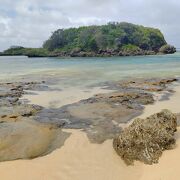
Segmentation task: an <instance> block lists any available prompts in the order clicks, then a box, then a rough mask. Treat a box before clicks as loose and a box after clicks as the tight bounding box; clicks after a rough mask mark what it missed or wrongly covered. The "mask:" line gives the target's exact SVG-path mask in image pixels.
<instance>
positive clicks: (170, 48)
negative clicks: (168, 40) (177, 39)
mask: <svg viewBox="0 0 180 180" xmlns="http://www.w3.org/2000/svg"><path fill="white" fill-rule="evenodd" d="M159 52H160V53H162V54H173V53H175V52H176V48H175V47H174V46H171V45H169V44H166V45H164V46H162V47H161V48H160V49H159Z"/></svg>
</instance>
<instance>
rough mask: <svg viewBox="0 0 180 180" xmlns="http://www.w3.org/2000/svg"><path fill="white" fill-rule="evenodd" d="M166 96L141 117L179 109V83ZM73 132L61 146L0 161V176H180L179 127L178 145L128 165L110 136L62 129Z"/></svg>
mask: <svg viewBox="0 0 180 180" xmlns="http://www.w3.org/2000/svg"><path fill="white" fill-rule="evenodd" d="M174 90H175V93H174V94H173V95H172V96H170V98H169V100H164V101H157V102H156V103H155V104H154V105H148V106H146V107H145V110H144V113H143V114H142V115H141V116H140V117H147V116H149V115H151V114H153V113H156V112H159V111H161V110H162V109H167V108H168V109H169V110H171V111H172V112H174V113H178V112H180V109H179V107H180V106H179V105H180V104H179V99H180V87H179V86H177V87H175V89H174ZM63 131H67V132H70V133H72V135H71V136H70V138H68V139H67V140H66V142H65V144H64V146H63V147H61V148H60V149H57V150H55V151H54V152H52V153H51V154H49V155H47V156H44V157H39V158H36V159H32V160H16V161H9V162H1V163H0V178H1V179H3V180H13V179H14V178H15V177H16V179H17V180H24V179H26V180H72V179H73V180H84V179H86V180H121V179H122V180H132V179H133V180H152V179H153V180H169V179H172V180H179V177H178V170H179V165H180V147H179V146H180V129H178V132H177V133H176V139H177V147H176V148H175V149H173V150H169V151H165V152H164V153H163V155H162V157H161V158H160V160H159V163H158V164H155V165H151V166H150V165H144V164H143V163H140V162H136V163H135V165H134V166H127V165H126V164H125V163H124V161H123V160H121V158H120V157H119V156H118V155H117V154H116V153H115V151H114V149H113V147H112V140H107V141H105V142H104V143H103V144H92V143H90V142H89V140H88V138H87V136H86V134H85V133H84V132H82V131H81V130H63Z"/></svg>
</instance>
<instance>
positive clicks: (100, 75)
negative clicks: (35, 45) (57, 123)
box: [0, 53, 180, 87]
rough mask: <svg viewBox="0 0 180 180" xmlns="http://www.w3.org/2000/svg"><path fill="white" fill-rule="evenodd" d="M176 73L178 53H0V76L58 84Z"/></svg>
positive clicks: (179, 67)
mask: <svg viewBox="0 0 180 180" xmlns="http://www.w3.org/2000/svg"><path fill="white" fill-rule="evenodd" d="M165 76H180V53H176V54H173V55H159V56H137V57H111V58H27V57H0V80H8V81H13V80H17V79H19V78H20V79H21V78H25V79H26V78H27V79H28V78H29V79H33V80H46V79H48V78H51V79H53V78H54V80H55V81H57V82H58V83H59V84H60V85H62V86H69V87H71V86H72V87H73V86H88V85H93V84H96V83H101V82H105V81H116V80H120V79H124V78H128V77H134V78H136V77H165Z"/></svg>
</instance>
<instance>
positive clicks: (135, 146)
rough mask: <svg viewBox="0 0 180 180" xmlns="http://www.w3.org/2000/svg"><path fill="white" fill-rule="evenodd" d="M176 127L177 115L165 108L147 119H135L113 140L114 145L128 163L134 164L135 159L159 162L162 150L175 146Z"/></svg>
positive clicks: (150, 162) (149, 162)
mask: <svg viewBox="0 0 180 180" xmlns="http://www.w3.org/2000/svg"><path fill="white" fill-rule="evenodd" d="M176 128H177V118H176V116H175V115H174V114H172V113H171V112H170V111H169V110H163V111H162V112H160V113H157V114H154V115H152V116H150V117H148V118H146V119H139V118H138V119H136V120H134V122H133V123H132V124H131V125H130V126H129V127H128V128H126V129H125V130H124V131H123V132H122V133H121V134H120V135H119V137H117V138H115V139H114V140H113V147H114V149H115V150H116V152H117V153H118V154H119V155H120V156H121V158H122V159H123V160H124V161H125V162H126V163H127V164H133V162H134V161H135V160H138V161H142V162H144V163H146V164H153V163H158V160H159V158H160V156H161V155H162V152H163V151H164V150H167V149H171V148H173V147H174V145H175V142H176V141H175V138H174V133H175V131H176Z"/></svg>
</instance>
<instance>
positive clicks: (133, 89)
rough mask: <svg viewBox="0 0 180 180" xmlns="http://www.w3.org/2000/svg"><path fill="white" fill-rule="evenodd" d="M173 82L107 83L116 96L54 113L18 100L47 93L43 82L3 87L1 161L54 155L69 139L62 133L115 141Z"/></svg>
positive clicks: (96, 98) (0, 86)
mask: <svg viewBox="0 0 180 180" xmlns="http://www.w3.org/2000/svg"><path fill="white" fill-rule="evenodd" d="M176 81H178V79H175V78H166V79H146V80H145V79H136V80H132V79H131V80H127V81H120V82H115V83H109V84H108V83H107V84H106V85H107V88H109V89H113V90H114V92H111V93H106V94H97V95H95V96H93V97H91V98H89V99H85V100H81V101H79V102H77V103H73V104H70V105H66V106H63V107H61V108H56V109H55V108H49V109H47V108H44V107H41V106H37V105H31V104H28V103H27V101H23V100H22V99H21V97H22V95H23V94H25V93H28V92H27V90H43V89H44V88H46V90H47V89H48V87H47V86H46V84H45V82H14V83H1V84H0V129H1V132H0V140H1V145H0V161H7V160H14V159H31V158H35V157H38V156H42V155H45V154H48V153H49V152H52V151H53V150H55V149H56V148H59V147H61V146H62V145H63V144H64V142H65V140H66V139H67V138H68V137H69V135H70V134H69V133H66V132H64V131H63V129H81V130H83V131H84V132H86V134H87V136H88V138H89V140H90V141H91V142H92V143H102V142H104V141H105V140H107V139H113V138H114V137H117V136H118V135H119V133H120V132H122V126H121V125H123V124H125V123H127V122H129V121H130V120H131V119H132V118H133V117H136V116H138V115H140V114H141V113H142V111H143V108H144V105H147V104H153V103H154V102H155V99H154V94H153V93H157V92H158V93H160V92H162V93H163V92H164V91H168V92H169V93H172V91H171V90H170V89H169V88H168V85H169V84H171V83H173V82H176ZM178 118H179V115H178ZM34 139H36V141H35V140H34Z"/></svg>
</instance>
